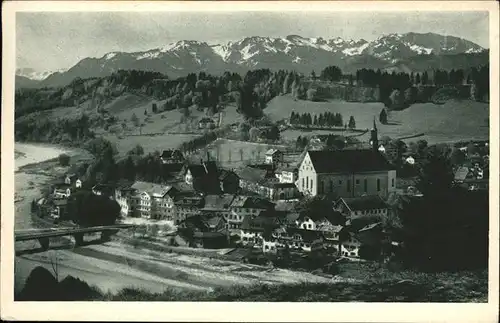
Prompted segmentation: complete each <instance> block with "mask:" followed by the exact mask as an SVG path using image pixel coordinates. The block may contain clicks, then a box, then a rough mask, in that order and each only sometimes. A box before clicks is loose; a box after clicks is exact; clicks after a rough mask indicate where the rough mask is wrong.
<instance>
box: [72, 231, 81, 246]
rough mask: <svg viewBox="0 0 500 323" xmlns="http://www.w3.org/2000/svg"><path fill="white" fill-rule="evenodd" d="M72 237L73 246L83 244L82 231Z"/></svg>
mask: <svg viewBox="0 0 500 323" xmlns="http://www.w3.org/2000/svg"><path fill="white" fill-rule="evenodd" d="M73 237H74V238H75V246H81V245H83V233H76V234H74V235H73Z"/></svg>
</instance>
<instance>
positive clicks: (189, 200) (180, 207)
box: [174, 192, 205, 225]
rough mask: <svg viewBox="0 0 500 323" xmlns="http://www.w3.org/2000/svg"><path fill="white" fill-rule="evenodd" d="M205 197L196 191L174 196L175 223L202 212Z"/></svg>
mask: <svg viewBox="0 0 500 323" xmlns="http://www.w3.org/2000/svg"><path fill="white" fill-rule="evenodd" d="M204 203H205V199H204V198H203V197H201V196H199V195H197V194H194V193H184V192H182V193H180V194H178V195H177V196H176V197H175V198H174V205H175V212H174V224H176V225H177V224H179V223H181V222H182V221H184V220H185V219H188V218H190V217H193V216H197V215H200V214H201V209H202V208H203V206H204Z"/></svg>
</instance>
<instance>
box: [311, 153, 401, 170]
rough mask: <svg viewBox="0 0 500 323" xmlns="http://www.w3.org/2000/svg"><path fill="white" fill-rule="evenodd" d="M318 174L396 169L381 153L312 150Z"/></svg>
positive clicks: (313, 161) (312, 158)
mask: <svg viewBox="0 0 500 323" xmlns="http://www.w3.org/2000/svg"><path fill="white" fill-rule="evenodd" d="M308 154H309V157H310V158H311V162H312V164H313V166H314V169H315V171H316V173H320V174H321V173H357V172H369V171H383V170H392V169H394V167H392V166H391V164H390V163H389V162H388V161H387V159H386V158H385V157H384V156H383V155H382V154H381V153H380V152H378V151H377V152H375V151H373V150H371V149H344V150H334V151H330V150H316V151H315V150H310V151H308Z"/></svg>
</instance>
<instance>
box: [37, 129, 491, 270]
mask: <svg viewBox="0 0 500 323" xmlns="http://www.w3.org/2000/svg"><path fill="white" fill-rule="evenodd" d="M370 133H371V135H370V141H369V143H366V144H364V146H361V147H360V145H356V146H354V147H346V148H344V149H341V150H325V149H312V148H311V149H307V150H305V151H304V153H303V154H302V155H301V156H300V157H299V160H297V162H296V163H295V165H294V164H293V163H290V162H289V161H287V162H285V159H284V153H283V152H282V151H280V150H279V149H275V148H272V149H269V150H268V151H266V153H265V159H264V160H263V162H261V163H248V164H247V165H245V166H242V167H240V168H237V169H228V168H223V167H220V166H219V165H218V163H217V162H216V161H214V160H211V158H210V155H209V154H207V156H206V157H205V158H202V159H201V160H200V161H199V162H197V163H192V162H189V161H187V159H186V158H185V156H184V155H183V153H182V152H181V151H180V150H177V149H172V150H164V151H163V152H162V154H161V156H160V160H161V164H162V167H163V170H167V171H168V172H170V173H171V179H170V180H169V182H168V183H166V184H158V183H152V182H145V181H126V180H121V181H119V182H117V183H99V184H97V185H94V186H92V189H91V191H92V194H94V195H97V196H101V197H107V198H109V199H110V200H113V201H116V203H117V204H118V205H119V208H120V215H119V220H118V221H119V222H124V223H127V222H128V223H141V225H142V226H143V227H147V228H148V230H147V231H148V232H149V233H148V234H149V235H150V236H163V237H169V238H170V239H168V240H165V239H163V240H161V241H163V242H164V243H165V244H169V245H172V246H180V247H187V248H207V249H222V248H235V250H236V248H240V249H241V248H242V249H245V250H254V253H255V254H256V255H257V256H255V255H254V256H253V257H252V258H251V259H249V258H246V260H247V261H252V262H254V263H263V262H264V263H265V262H266V259H267V258H266V257H265V256H264V255H274V256H276V255H282V254H284V253H285V254H287V255H288V254H290V253H293V254H297V255H304V254H310V253H318V252H319V253H320V254H322V255H325V257H334V258H335V259H336V261H339V260H341V259H345V260H347V261H363V260H379V261H384V262H385V261H388V260H390V258H391V257H393V256H394V255H395V254H397V251H398V248H399V247H400V245H401V241H398V239H397V235H394V234H393V232H388V231H387V230H386V228H385V227H384V226H383V222H384V221H385V219H386V218H388V217H390V216H391V214H392V213H393V212H395V210H394V208H395V206H394V202H392V203H390V201H389V200H390V199H392V200H394V196H398V197H400V198H407V199H418V198H419V197H422V194H421V193H420V192H419V191H418V190H417V189H416V188H415V187H414V186H411V185H407V187H404V188H401V187H397V186H398V185H397V182H398V177H397V171H396V167H395V166H394V165H393V164H392V163H390V162H389V161H388V158H387V156H386V155H387V151H386V148H385V147H384V146H383V144H382V143H380V142H379V138H378V133H377V126H376V123H375V120H374V123H373V128H372V129H371V131H370ZM315 140H316V141H317V142H320V141H321V138H316V139H315ZM311 141H312V142H314V140H311ZM468 145H469V146H467V145H464V147H463V148H460V149H459V150H460V151H462V152H464V156H467V158H465V159H464V160H463V161H462V163H461V164H460V165H457V166H455V167H454V169H455V175H454V176H455V178H454V183H455V184H456V185H459V186H461V187H464V188H466V189H468V190H484V189H487V188H488V173H487V159H488V155H487V154H484V153H483V154H482V155H481V154H480V153H479V151H483V152H484V149H482V148H485V147H486V148H487V145H488V143H487V142H476V143H468ZM468 152H469V153H468ZM401 158H402V161H403V164H404V165H406V166H407V167H412V166H414V165H415V164H418V163H420V162H422V161H421V160H418V159H416V158H414V157H413V156H412V155H411V154H408V153H406V154H403V155H402V156H401ZM483 168H485V169H483ZM82 187H83V183H82V180H81V178H80V177H79V176H78V175H76V174H66V176H64V178H63V179H62V181H61V182H60V183H56V184H55V185H53V187H52V189H51V194H50V195H48V196H45V197H43V198H41V199H39V200H38V201H33V206H32V212H35V213H36V214H38V215H39V216H40V217H45V216H48V218H50V219H52V220H53V221H54V222H55V223H58V222H59V221H61V220H64V219H66V218H67V216H68V200H69V198H70V197H71V195H72V194H75V192H78V191H79V190H82V189H83V188H82ZM325 205H326V206H325ZM158 223H162V224H164V225H163V226H161V229H159V226H158ZM152 227H153V228H155V229H151V228H152Z"/></svg>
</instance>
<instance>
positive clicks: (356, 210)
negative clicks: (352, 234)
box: [333, 195, 389, 219]
mask: <svg viewBox="0 0 500 323" xmlns="http://www.w3.org/2000/svg"><path fill="white" fill-rule="evenodd" d="M333 208H334V210H335V211H337V212H340V213H341V214H342V215H343V216H344V217H345V218H346V219H352V218H355V217H359V216H381V215H387V213H388V212H389V206H388V205H387V204H386V203H385V202H384V200H382V198H380V196H377V195H370V196H361V197H351V198H349V197H341V198H339V199H338V200H337V201H336V202H335V203H334V206H333Z"/></svg>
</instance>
